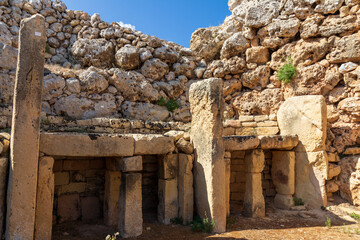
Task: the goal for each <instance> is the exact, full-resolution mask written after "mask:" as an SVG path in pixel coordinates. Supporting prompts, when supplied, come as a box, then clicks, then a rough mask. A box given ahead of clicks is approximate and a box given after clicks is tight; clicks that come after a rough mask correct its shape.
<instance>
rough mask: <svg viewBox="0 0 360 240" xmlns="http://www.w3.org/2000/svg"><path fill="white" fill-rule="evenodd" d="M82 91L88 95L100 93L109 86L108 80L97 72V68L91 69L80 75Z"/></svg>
mask: <svg viewBox="0 0 360 240" xmlns="http://www.w3.org/2000/svg"><path fill="white" fill-rule="evenodd" d="M79 78H80V84H81V85H82V89H83V90H84V91H86V92H88V93H100V92H102V91H104V90H105V89H107V87H108V86H109V83H108V81H107V80H106V78H105V77H104V76H103V75H101V74H100V73H99V72H97V71H96V69H95V68H89V69H88V70H86V71H85V72H83V73H81V74H80V75H79Z"/></svg>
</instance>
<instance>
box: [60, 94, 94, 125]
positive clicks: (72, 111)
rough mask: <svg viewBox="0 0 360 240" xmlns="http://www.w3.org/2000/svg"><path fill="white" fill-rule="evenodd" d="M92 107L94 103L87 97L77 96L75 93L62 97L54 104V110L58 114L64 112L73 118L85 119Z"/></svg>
mask: <svg viewBox="0 0 360 240" xmlns="http://www.w3.org/2000/svg"><path fill="white" fill-rule="evenodd" d="M93 107H94V103H93V102H92V101H90V100H89V99H87V98H78V97H77V96H76V95H75V94H72V95H70V96H67V97H62V98H60V99H59V100H58V101H56V103H55V104H54V111H55V113H56V114H58V115H62V114H66V115H67V116H69V117H72V118H75V119H86V118H89V117H91V116H90V115H92V114H89V113H90V112H91V111H92V109H93Z"/></svg>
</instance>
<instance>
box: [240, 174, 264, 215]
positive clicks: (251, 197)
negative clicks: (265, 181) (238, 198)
mask: <svg viewBox="0 0 360 240" xmlns="http://www.w3.org/2000/svg"><path fill="white" fill-rule="evenodd" d="M243 212H244V216H247V217H265V199H264V195H263V189H262V184H261V173H246V186H245V197H244V210H243Z"/></svg>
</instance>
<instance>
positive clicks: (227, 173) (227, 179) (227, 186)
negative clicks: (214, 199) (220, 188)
mask: <svg viewBox="0 0 360 240" xmlns="http://www.w3.org/2000/svg"><path fill="white" fill-rule="evenodd" d="M224 161H225V196H226V216H227V217H229V216H230V176H231V169H230V168H231V159H230V158H224Z"/></svg>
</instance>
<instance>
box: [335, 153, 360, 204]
mask: <svg viewBox="0 0 360 240" xmlns="http://www.w3.org/2000/svg"><path fill="white" fill-rule="evenodd" d="M359 159H360V158H359V155H355V156H349V157H346V158H343V159H341V161H340V163H339V165H340V166H341V173H340V175H339V177H338V180H339V184H340V186H339V187H340V195H341V197H342V198H344V199H346V200H347V201H349V202H350V203H352V204H354V205H356V206H359V205H360V181H359V179H360V174H359V172H360V160H359Z"/></svg>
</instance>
